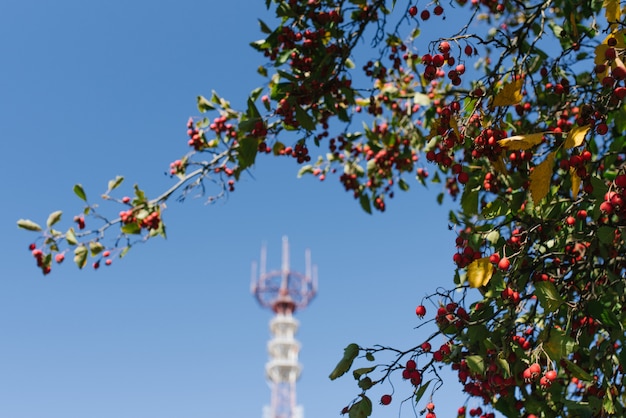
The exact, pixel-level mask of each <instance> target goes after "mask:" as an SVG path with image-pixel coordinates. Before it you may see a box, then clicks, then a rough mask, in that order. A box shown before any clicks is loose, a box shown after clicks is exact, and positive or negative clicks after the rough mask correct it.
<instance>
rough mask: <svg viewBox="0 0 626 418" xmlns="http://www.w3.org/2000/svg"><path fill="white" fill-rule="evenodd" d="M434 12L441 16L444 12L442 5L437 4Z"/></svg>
mask: <svg viewBox="0 0 626 418" xmlns="http://www.w3.org/2000/svg"><path fill="white" fill-rule="evenodd" d="M433 13H434V14H436V15H437V16H441V14H442V13H443V7H441V6H440V5H436V6H435V8H434V9H433Z"/></svg>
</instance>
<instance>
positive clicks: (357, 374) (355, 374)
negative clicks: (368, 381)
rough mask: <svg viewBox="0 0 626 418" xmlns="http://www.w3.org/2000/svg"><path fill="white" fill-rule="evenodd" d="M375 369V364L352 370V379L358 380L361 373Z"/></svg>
mask: <svg viewBox="0 0 626 418" xmlns="http://www.w3.org/2000/svg"><path fill="white" fill-rule="evenodd" d="M375 369H376V366H372V367H361V368H360V369H356V370H353V371H352V376H354V380H359V379H360V378H361V376H362V375H364V374H368V373H370V372H372V371H374V370H375Z"/></svg>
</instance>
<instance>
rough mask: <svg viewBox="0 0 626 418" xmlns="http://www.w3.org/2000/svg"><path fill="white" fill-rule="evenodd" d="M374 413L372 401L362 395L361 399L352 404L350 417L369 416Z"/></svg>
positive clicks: (360, 417)
mask: <svg viewBox="0 0 626 418" xmlns="http://www.w3.org/2000/svg"><path fill="white" fill-rule="evenodd" d="M370 415H372V401H371V400H370V399H369V398H368V397H367V396H365V395H361V400H360V401H358V402H357V403H355V404H354V405H352V407H351V408H350V412H349V413H348V417H349V418H367V417H369V416H370Z"/></svg>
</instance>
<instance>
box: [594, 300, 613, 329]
mask: <svg viewBox="0 0 626 418" xmlns="http://www.w3.org/2000/svg"><path fill="white" fill-rule="evenodd" d="M587 311H588V312H589V315H590V316H591V317H592V318H593V319H595V320H598V321H599V322H600V323H601V324H602V325H605V326H609V327H620V326H621V324H620V321H619V319H618V318H617V316H615V314H614V313H613V312H612V311H611V309H610V307H607V306H604V305H603V304H602V303H601V302H600V301H598V300H591V301H589V303H588V304H587Z"/></svg>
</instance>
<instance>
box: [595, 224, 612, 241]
mask: <svg viewBox="0 0 626 418" xmlns="http://www.w3.org/2000/svg"><path fill="white" fill-rule="evenodd" d="M614 238H615V228H612V227H610V226H606V225H603V226H601V227H600V228H598V239H599V240H600V242H601V243H603V244H613V239H614Z"/></svg>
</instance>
